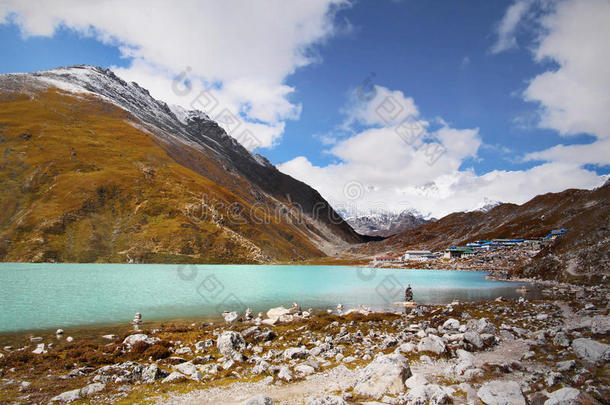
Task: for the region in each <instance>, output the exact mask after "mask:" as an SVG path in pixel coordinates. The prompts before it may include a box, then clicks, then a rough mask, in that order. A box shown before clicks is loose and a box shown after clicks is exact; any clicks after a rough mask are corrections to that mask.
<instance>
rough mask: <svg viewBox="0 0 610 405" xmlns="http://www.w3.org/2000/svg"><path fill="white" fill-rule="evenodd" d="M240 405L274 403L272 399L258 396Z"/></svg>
mask: <svg viewBox="0 0 610 405" xmlns="http://www.w3.org/2000/svg"><path fill="white" fill-rule="evenodd" d="M240 405H275V402H273V399H271V398H270V397H268V396H266V395H263V394H259V395H255V396H253V397H252V398H248V399H246V400H245V401H244V402H242V403H240Z"/></svg>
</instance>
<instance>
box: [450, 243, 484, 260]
mask: <svg viewBox="0 0 610 405" xmlns="http://www.w3.org/2000/svg"><path fill="white" fill-rule="evenodd" d="M476 254H477V251H476V250H474V249H473V248H471V247H462V246H457V247H456V246H451V247H450V248H449V249H447V250H445V252H444V253H443V258H445V259H453V258H461V257H472V256H474V255H476Z"/></svg>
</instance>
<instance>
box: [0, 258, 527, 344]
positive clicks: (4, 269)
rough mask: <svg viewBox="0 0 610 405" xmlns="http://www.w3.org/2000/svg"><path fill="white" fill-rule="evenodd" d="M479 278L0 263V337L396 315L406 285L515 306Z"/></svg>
mask: <svg viewBox="0 0 610 405" xmlns="http://www.w3.org/2000/svg"><path fill="white" fill-rule="evenodd" d="M485 275H486V273H483V272H463V271H441V270H399V269H376V270H375V269H370V268H359V267H347V266H279V265H278V266H262V265H259V266H248V265H239V266H237V265H197V266H193V265H150V264H146V265H133V264H24V263H0V332H10V331H23V330H34V329H49V328H58V327H70V326H80V325H93V324H104V323H120V322H129V321H130V320H131V319H132V318H133V315H134V314H135V313H136V312H141V313H142V314H143V318H144V320H161V319H175V318H190V317H193V318H194V317H203V316H217V315H219V314H220V313H222V311H223V310H237V311H241V312H243V311H245V309H246V307H251V308H252V310H253V311H254V312H255V313H256V312H259V311H262V312H264V311H267V309H269V308H271V307H274V306H279V305H285V306H290V305H291V304H292V302H295V301H296V302H297V303H298V304H299V305H301V307H303V308H304V309H306V308H309V307H311V308H314V309H326V308H335V307H336V305H337V303H339V302H340V303H342V304H343V305H344V306H345V308H346V309H349V308H353V307H357V306H359V305H361V304H365V305H367V306H369V307H371V308H373V309H389V310H392V311H399V310H400V308H399V307H396V306H393V305H392V303H393V302H396V301H402V299H403V297H404V289H405V287H406V286H407V284H411V286H412V287H413V292H414V299H415V300H416V301H417V302H418V303H445V302H450V301H452V300H454V299H458V300H461V301H475V300H483V299H493V298H496V297H498V296H504V297H516V296H518V293H517V292H516V291H515V290H516V289H517V288H518V287H519V286H520V285H521V284H519V283H513V282H498V281H491V280H486V279H485Z"/></svg>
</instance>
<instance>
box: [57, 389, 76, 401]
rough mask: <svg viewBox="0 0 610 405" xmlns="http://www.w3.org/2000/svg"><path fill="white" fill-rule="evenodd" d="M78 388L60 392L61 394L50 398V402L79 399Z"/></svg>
mask: <svg viewBox="0 0 610 405" xmlns="http://www.w3.org/2000/svg"><path fill="white" fill-rule="evenodd" d="M80 398H81V396H80V389H76V390H72V391H66V392H62V393H61V394H59V395H57V396H55V397H53V398H51V402H72V401H76V400H78V399H80Z"/></svg>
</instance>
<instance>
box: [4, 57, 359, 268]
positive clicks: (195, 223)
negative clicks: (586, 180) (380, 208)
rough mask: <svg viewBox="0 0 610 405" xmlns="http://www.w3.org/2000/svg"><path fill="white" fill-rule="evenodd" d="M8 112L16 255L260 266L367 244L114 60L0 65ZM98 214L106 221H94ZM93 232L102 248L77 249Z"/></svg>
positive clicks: (302, 188)
mask: <svg viewBox="0 0 610 405" xmlns="http://www.w3.org/2000/svg"><path fill="white" fill-rule="evenodd" d="M0 121H1V122H2V124H3V125H2V128H0V142H3V148H5V149H6V150H7V151H9V152H11V151H20V152H19V153H9V152H7V153H8V155H7V153H5V157H6V159H8V160H7V162H9V163H7V167H11V168H12V169H11V170H12V171H5V172H0V181H1V182H3V184H4V183H5V184H7V187H9V186H10V185H11V184H16V186H15V188H14V189H13V188H11V189H10V190H11V193H10V194H11V201H12V202H11V205H10V206H11V207H13V208H11V209H9V210H8V211H7V212H6V215H4V216H1V217H0V229H3V230H4V231H3V233H0V258H2V257H4V258H5V259H6V260H7V261H8V260H15V261H22V260H42V261H45V260H53V261H62V260H65V261H81V260H87V261H97V260H99V261H109V260H113V261H115V260H124V259H126V257H127V256H129V255H130V257H131V258H134V257H136V258H138V257H139V258H141V260H144V261H146V260H157V259H155V258H159V257H161V259H158V260H179V261H180V260H197V261H198V262H209V261H213V262H227V261H228V262H231V261H233V262H235V261H240V262H243V261H247V262H251V261H254V262H258V261H268V260H273V259H278V260H290V259H303V258H307V257H319V256H322V255H324V252H327V251H333V250H332V249H334V248H333V247H334V246H337V245H341V244H344V243H346V242H348V243H354V242H356V243H357V242H362V241H365V240H368V239H367V238H366V237H363V236H361V235H359V234H357V233H356V232H354V230H353V229H352V228H351V227H350V226H349V225H348V224H347V223H346V222H345V221H343V220H342V219H341V217H340V216H339V215H338V214H337V213H336V212H335V211H334V210H333V208H332V207H331V206H330V204H328V202H327V201H326V200H324V199H323V198H322V196H321V195H320V194H319V193H318V192H317V191H316V190H314V189H312V188H311V187H309V186H308V185H306V184H305V183H302V182H300V181H298V180H295V179H294V178H292V177H290V176H288V175H286V174H284V173H281V172H280V171H278V170H277V169H276V168H275V166H273V165H272V164H271V163H270V162H269V161H268V160H267V159H266V158H264V157H263V156H260V155H256V154H253V153H251V152H249V151H248V150H246V148H244V147H243V146H242V145H241V144H240V143H239V142H238V141H237V140H235V139H234V138H233V137H231V136H229V135H228V134H227V133H226V131H225V130H224V129H223V128H222V127H221V126H219V125H218V123H216V122H215V121H213V120H211V119H210V118H209V116H208V115H207V114H206V113H205V111H197V110H190V111H189V110H186V109H184V108H182V107H179V106H171V107H170V106H168V105H167V104H166V103H164V102H162V101H159V100H156V99H154V98H153V97H152V96H151V95H150V93H149V92H148V91H147V90H146V89H144V88H142V87H140V86H139V85H138V84H137V83H135V82H131V83H128V82H126V81H124V80H122V79H121V78H119V77H117V76H116V75H115V74H114V73H113V72H112V71H110V70H108V69H103V68H99V67H94V66H86V65H78V66H70V67H62V68H57V69H51V70H47V71H40V72H34V73H17V74H0ZM254 135H255V134H254ZM2 176H4V177H2ZM16 179H17V180H16ZM19 184H25V185H24V186H23V187H17V185H19ZM7 189H8V188H7ZM41 196H44V198H41ZM115 199H116V201H115ZM113 204H116V206H115V205H113ZM111 205H112V207H113V208H112V209H111V208H110V207H111ZM18 213H19V215H17V214H18ZM91 215H96V216H97V217H96V221H98V222H99V221H100V220H106V221H108V226H107V227H106V228H103V227H98V228H97V229H93V228H91V227H89V226H88V225H85V224H86V223H89V222H87V221H91V218H90V216H91ZM134 221H136V222H134ZM23 223H28V224H29V225H28V228H27V229H29V232H25V233H24V232H23V231H21V229H24V228H23ZM111 223H112V225H110V224H111ZM115 227H116V229H114V228H115ZM149 228H150V230H149V231H146V229H149ZM153 228H154V230H153ZM112 229H114V230H113V231H112V232H109V233H108V234H105V233H104V232H106V230H108V231H110V230H112ZM79 232H81V234H80V235H78V237H73V236H72V235H76V234H77V233H79ZM153 235H154V236H153ZM93 239H95V240H96V241H98V242H96V243H97V244H96V245H95V246H96V249H95V250H94V251H85V250H83V249H85V247H86V246H88V244H83V245H78V246H75V245H73V243H74V242H73V241H74V240H93ZM6 240H11V241H12V243H11V244H10V246H9V245H6V246H4V245H3V241H6ZM48 241H53V243H50V242H48ZM327 249H328V250H327ZM159 255H160V256H159ZM168 255H169V256H168ZM184 255H186V256H184ZM193 255H194V256H193ZM187 256H188V257H187ZM169 257H174V258H175V257H179V259H169ZM185 257H186V259H184V258H185Z"/></svg>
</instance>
